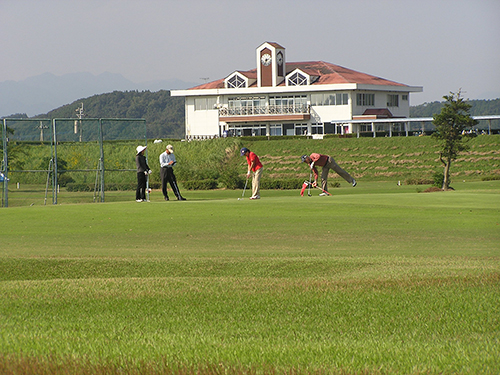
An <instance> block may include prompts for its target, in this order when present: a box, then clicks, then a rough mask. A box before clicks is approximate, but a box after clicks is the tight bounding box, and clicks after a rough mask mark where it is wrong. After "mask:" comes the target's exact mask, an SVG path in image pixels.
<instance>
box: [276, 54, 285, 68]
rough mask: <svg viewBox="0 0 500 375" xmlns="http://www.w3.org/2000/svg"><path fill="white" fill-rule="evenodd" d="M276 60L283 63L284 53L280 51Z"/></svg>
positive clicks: (279, 63)
mask: <svg viewBox="0 0 500 375" xmlns="http://www.w3.org/2000/svg"><path fill="white" fill-rule="evenodd" d="M276 61H277V63H278V65H282V64H283V55H282V54H281V53H278V56H276Z"/></svg>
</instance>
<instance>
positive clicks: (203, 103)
mask: <svg viewBox="0 0 500 375" xmlns="http://www.w3.org/2000/svg"><path fill="white" fill-rule="evenodd" d="M216 103H217V98H215V97H206V98H195V99H194V110H195V111H206V110H208V109H216V108H215V104H216Z"/></svg>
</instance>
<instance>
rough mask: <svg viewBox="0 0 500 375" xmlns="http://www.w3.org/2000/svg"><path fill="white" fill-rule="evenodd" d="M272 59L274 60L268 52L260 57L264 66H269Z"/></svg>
mask: <svg viewBox="0 0 500 375" xmlns="http://www.w3.org/2000/svg"><path fill="white" fill-rule="evenodd" d="M271 60H272V58H271V55H270V54H268V53H265V54H264V55H262V57H261V58H260V61H261V62H262V65H264V66H268V65H269V64H271Z"/></svg>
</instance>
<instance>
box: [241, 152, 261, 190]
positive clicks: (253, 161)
mask: <svg viewBox="0 0 500 375" xmlns="http://www.w3.org/2000/svg"><path fill="white" fill-rule="evenodd" d="M240 154H241V156H246V158H247V163H248V172H247V178H248V177H249V176H250V172H253V177H252V196H251V197H250V199H260V177H261V175H262V163H261V162H260V160H259V157H258V156H257V155H256V154H255V153H254V152H252V151H250V150H249V149H248V148H246V147H243V148H242V149H241V151H240Z"/></svg>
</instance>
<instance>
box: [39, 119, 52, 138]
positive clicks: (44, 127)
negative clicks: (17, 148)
mask: <svg viewBox="0 0 500 375" xmlns="http://www.w3.org/2000/svg"><path fill="white" fill-rule="evenodd" d="M48 128H49V127H48V126H46V125H44V124H43V121H40V126H38V129H40V142H41V143H43V129H48Z"/></svg>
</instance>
